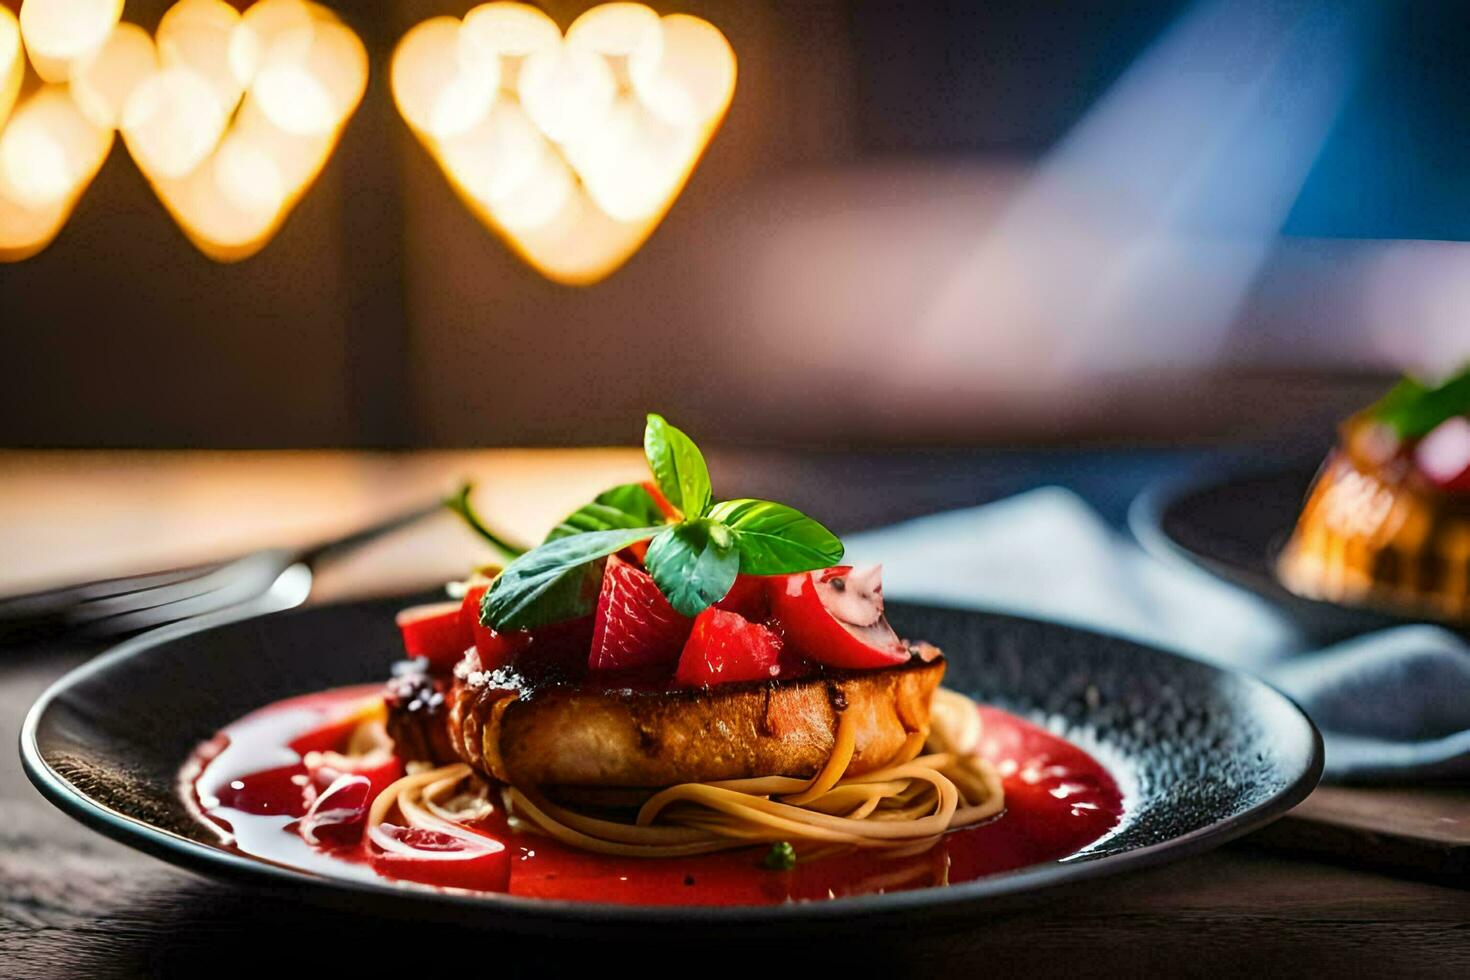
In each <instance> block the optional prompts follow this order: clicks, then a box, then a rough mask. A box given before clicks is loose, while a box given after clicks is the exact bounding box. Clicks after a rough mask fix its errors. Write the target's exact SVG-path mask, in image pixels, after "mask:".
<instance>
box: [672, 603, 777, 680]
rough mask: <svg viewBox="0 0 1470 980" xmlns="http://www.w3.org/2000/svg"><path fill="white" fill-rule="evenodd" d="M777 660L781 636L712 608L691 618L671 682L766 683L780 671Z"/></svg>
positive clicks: (736, 615) (736, 614)
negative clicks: (686, 639)
mask: <svg viewBox="0 0 1470 980" xmlns="http://www.w3.org/2000/svg"><path fill="white" fill-rule="evenodd" d="M780 657H781V637H779V636H777V635H776V634H775V633H774V632H772V631H771V630H769V629H766V627H764V626H762V625H760V624H759V623H752V622H750V621H749V620H748V619H746V618H745V617H744V616H742V615H740V614H739V613H734V612H726V611H725V610H723V609H717V608H715V607H714V606H711V607H709V608H708V609H706V610H705V611H704V612H702V613H700V614H699V615H698V616H696V617H695V618H694V629H693V630H692V631H690V633H689V641H688V642H687V643H685V644H684V652H683V653H682V654H681V655H680V657H679V670H678V671H677V673H675V675H674V681H675V683H677V684H679V685H681V686H683V687H708V686H709V685H711V684H721V683H727V682H729V681H758V680H769V679H770V678H772V677H775V676H776V675H777V674H778V673H779V672H780V668H779V666H778V664H779V661H780Z"/></svg>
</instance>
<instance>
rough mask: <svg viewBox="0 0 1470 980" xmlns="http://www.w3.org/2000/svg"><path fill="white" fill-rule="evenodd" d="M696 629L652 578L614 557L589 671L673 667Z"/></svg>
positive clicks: (609, 562) (599, 602) (600, 600)
mask: <svg viewBox="0 0 1470 980" xmlns="http://www.w3.org/2000/svg"><path fill="white" fill-rule="evenodd" d="M693 625H694V621H693V620H691V619H689V618H688V617H686V616H681V615H679V614H678V613H677V612H675V611H674V607H673V606H671V605H669V600H667V599H665V598H664V594H663V593H662V592H660V591H659V590H658V586H657V585H655V584H654V581H653V576H652V575H649V574H648V573H647V572H645V571H644V570H643V569H641V568H639V567H637V566H636V565H632V564H629V563H628V562H626V561H624V560H623V559H621V558H619V557H618V556H617V555H613V556H611V557H610V558H608V560H607V568H606V569H605V570H604V571H603V573H602V594H601V595H600V596H598V599H597V618H596V621H595V624H594V626H593V630H592V653H591V655H590V656H589V657H588V659H587V665H588V666H589V667H591V668H592V669H593V670H625V669H628V668H633V667H648V666H652V665H655V664H672V663H674V661H676V660H677V659H678V658H679V652H680V651H681V650H682V649H683V648H684V641H685V640H686V639H688V638H689V630H690V629H691V628H692V627H693Z"/></svg>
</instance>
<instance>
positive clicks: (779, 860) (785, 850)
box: [761, 840, 796, 871]
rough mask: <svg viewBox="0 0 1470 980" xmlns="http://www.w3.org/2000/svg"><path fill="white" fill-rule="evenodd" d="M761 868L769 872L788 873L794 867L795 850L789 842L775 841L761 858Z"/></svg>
mask: <svg viewBox="0 0 1470 980" xmlns="http://www.w3.org/2000/svg"><path fill="white" fill-rule="evenodd" d="M761 867H763V868H766V869H768V870H770V871H790V870H791V869H792V868H794V867H796V848H794V847H792V846H791V842H790V841H784V840H782V841H777V842H776V843H774V844H772V845H771V849H770V850H769V851H767V852H766V856H765V857H763V858H761Z"/></svg>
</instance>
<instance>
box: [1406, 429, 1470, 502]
mask: <svg viewBox="0 0 1470 980" xmlns="http://www.w3.org/2000/svg"><path fill="white" fill-rule="evenodd" d="M1414 461H1415V463H1416V464H1418V467H1419V472H1420V473H1423V474H1424V477H1425V479H1427V480H1428V481H1429V482H1430V483H1432V484H1433V485H1434V486H1436V487H1438V488H1439V489H1441V490H1443V491H1444V492H1445V493H1457V494H1458V493H1464V494H1470V418H1465V417H1463V416H1458V415H1457V416H1455V417H1454V418H1452V419H1447V420H1445V421H1444V422H1441V423H1440V424H1439V425H1438V426H1436V427H1435V428H1434V430H1433V431H1431V432H1430V433H1429V435H1427V436H1425V437H1424V438H1423V439H1422V440H1420V442H1419V445H1418V446H1417V447H1416V448H1415V450H1414Z"/></svg>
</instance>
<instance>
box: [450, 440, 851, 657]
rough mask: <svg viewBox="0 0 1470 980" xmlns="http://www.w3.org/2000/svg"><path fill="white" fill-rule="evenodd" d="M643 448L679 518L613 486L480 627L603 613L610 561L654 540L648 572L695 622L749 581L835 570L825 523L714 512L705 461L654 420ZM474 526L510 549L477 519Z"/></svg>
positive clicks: (728, 508) (496, 588)
mask: <svg viewBox="0 0 1470 980" xmlns="http://www.w3.org/2000/svg"><path fill="white" fill-rule="evenodd" d="M643 449H644V452H645V454H646V455H647V456H648V466H649V469H650V470H652V471H653V477H654V481H655V483H656V484H657V486H658V489H659V492H660V493H662V494H663V496H664V497H665V499H667V501H668V502H669V504H671V505H672V506H673V507H674V508H676V509H677V511H678V518H677V519H675V518H670V517H666V516H665V514H664V512H663V510H662V509H660V507H659V505H658V502H657V501H655V500H654V495H653V494H651V493H649V491H648V490H647V489H646V488H645V487H644V486H643V485H641V484H637V483H628V484H624V485H622V486H618V487H613V488H612V489H611V490H608V491H605V492H604V493H601V494H599V495H598V496H597V498H596V499H595V500H593V501H592V502H591V503H589V504H587V505H585V506H583V507H581V508H579V509H578V510H577V511H576V512H575V513H573V514H571V515H569V516H568V517H567V518H566V520H564V521H562V522H561V523H560V524H558V525H557V526H556V527H555V528H554V529H553V530H552V532H551V533H550V534H549V535H548V536H547V539H546V541H545V542H544V543H543V544H542V545H540V546H539V547H537V548H534V549H532V550H531V551H528V552H526V553H525V554H523V555H521V556H520V557H518V558H516V559H515V560H514V561H512V562H511V563H510V565H509V566H507V567H506V569H505V571H504V572H502V573H501V574H500V576H499V577H498V578H497V579H496V580H495V581H494V582H493V583H491V586H490V588H489V589H487V590H486V592H485V597H484V599H483V600H482V602H481V605H480V621H481V622H482V623H483V624H484V625H486V626H488V627H490V628H491V629H496V630H512V629H529V628H532V627H535V626H544V625H547V624H550V623H556V622H562V621H565V620H569V619H576V618H578V617H580V616H586V615H588V614H589V613H591V612H592V611H593V610H594V609H595V608H596V605H597V592H598V587H599V585H600V582H601V578H602V566H603V563H604V561H605V560H606V558H607V556H608V555H611V554H613V553H614V552H617V551H621V550H622V549H624V548H626V547H628V546H629V545H633V544H637V543H639V542H642V541H648V542H649V544H648V553H647V555H646V556H645V558H644V565H645V567H646V568H647V569H648V573H649V574H650V575H651V576H653V580H654V582H655V583H656V584H657V585H658V587H659V590H660V591H661V592H663V594H664V596H665V597H667V598H668V600H669V604H670V605H671V606H673V607H674V609H676V610H677V611H678V612H680V613H681V614H683V615H685V616H697V615H699V613H701V612H703V611H704V610H705V609H707V608H708V607H709V606H711V605H713V604H714V603H716V602H718V601H719V600H720V599H722V598H724V596H725V594H726V593H727V592H729V591H730V586H731V585H733V584H734V582H735V576H736V575H737V574H739V573H741V572H744V573H745V574H748V575H785V574H792V573H795V572H806V571H811V570H812V569H814V568H827V567H829V566H831V565H835V564H836V563H837V562H838V561H840V560H841V559H842V542H841V541H839V540H838V539H837V536H836V535H834V534H833V533H832V532H831V531H829V530H827V529H826V528H825V527H823V526H822V525H821V524H818V523H817V522H816V521H814V520H812V519H811V518H810V517H807V516H806V515H805V514H802V513H801V512H800V511H798V510H795V509H794V508H791V507H787V506H786V505H785V504H777V503H772V502H770V501H768V500H727V501H724V502H722V503H713V504H712V503H711V498H712V492H711V488H710V478H709V467H708V466H707V465H706V464H705V461H704V454H703V453H701V452H700V451H699V447H698V446H696V445H695V444H694V441H693V440H692V439H690V438H689V437H688V436H687V435H685V434H684V433H683V432H681V431H679V430H678V429H676V428H675V427H674V426H672V425H670V424H669V423H668V422H666V421H664V419H663V418H662V417H660V416H658V415H650V416H648V427H647V429H646V430H645V431H644V435H643ZM456 509H457V510H459V511H460V513H461V514H462V515H465V516H466V519H467V520H471V521H472V524H471V526H473V527H475V529H476V530H477V531H480V533H481V534H482V535H484V536H486V537H487V539H489V540H490V541H491V543H492V544H496V546H497V547H501V548H502V549H503V542H498V539H497V538H495V537H494V536H493V535H491V534H489V533H488V532H486V531H485V530H484V525H483V522H481V521H479V520H478V518H473V516H472V515H473V511H471V510H469V509H468V505H467V501H463V502H462V506H461V507H458V508H456Z"/></svg>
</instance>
